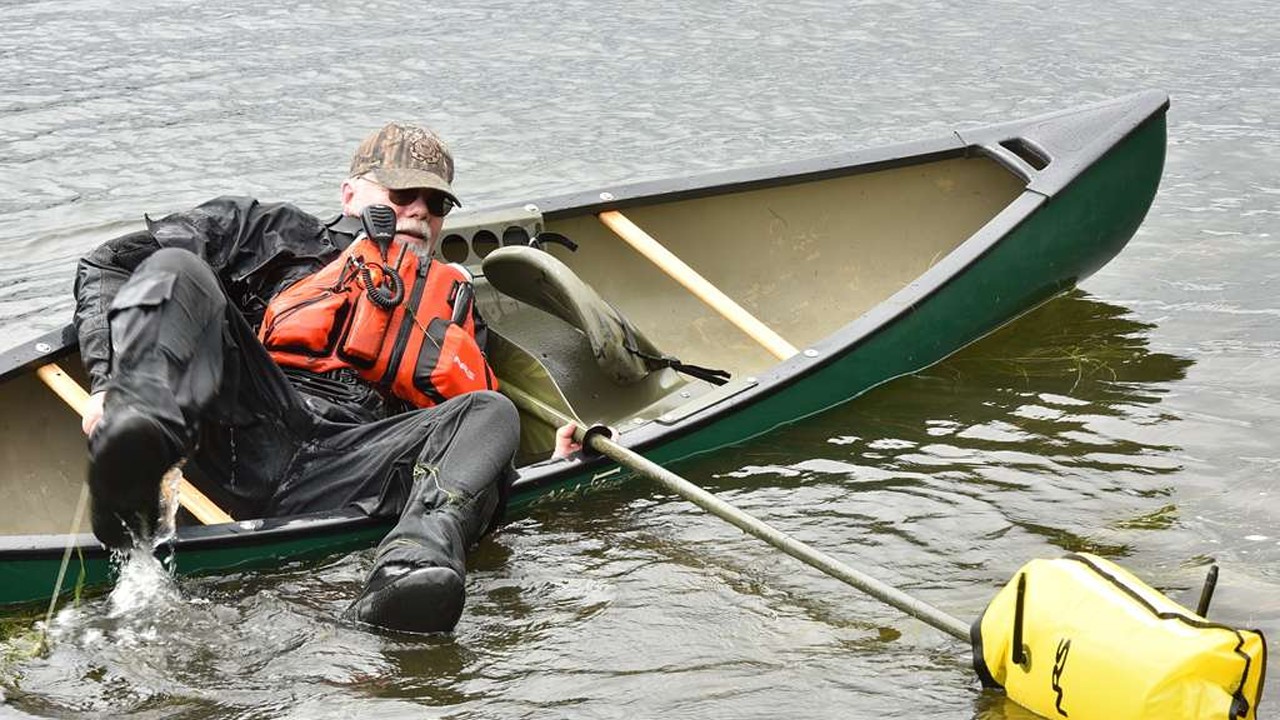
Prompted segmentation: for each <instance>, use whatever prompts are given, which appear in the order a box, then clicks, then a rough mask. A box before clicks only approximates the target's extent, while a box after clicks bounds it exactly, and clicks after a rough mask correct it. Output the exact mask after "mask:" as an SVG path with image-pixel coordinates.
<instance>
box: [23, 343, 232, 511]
mask: <svg viewBox="0 0 1280 720" xmlns="http://www.w3.org/2000/svg"><path fill="white" fill-rule="evenodd" d="M36 374H37V375H39V376H40V379H41V380H43V381H44V384H45V385H48V386H49V389H50V390H52V391H53V392H54V393H55V394H56V395H57V396H58V397H60V398H62V401H63V402H65V403H66V404H67V405H68V406H69V407H70V408H71V409H72V410H74V411H75V412H76V414H77V415H81V416H83V415H84V413H85V410H86V407H85V406H86V405H88V404H89V393H88V392H87V391H85V389H84V388H82V387H80V383H78V382H76V381H75V380H74V379H72V378H71V376H70V375H68V374H67V373H66V371H64V370H63V369H62V368H61V367H58V365H57V363H49V364H47V365H41V366H40V367H38V368H36ZM161 486H162V487H168V486H167V484H164V483H162V484H161ZM178 502H179V503H181V504H182V507H183V508H185V509H186V510H187V512H189V513H191V514H192V515H194V516H195V518H196V519H197V520H199V521H200V522H201V523H203V524H205V525H214V524H218V523H229V522H235V520H233V519H232V517H231V516H230V515H228V514H227V513H226V512H225V511H224V510H223V509H222V508H220V507H218V506H217V505H216V504H215V503H214V502H213V501H212V500H210V499H209V497H208V496H207V495H205V494H204V493H202V492H200V491H199V490H197V489H196V487H195V486H194V485H192V484H191V483H190V482H188V481H187V479H186V478H184V477H181V476H180V477H179V479H178Z"/></svg>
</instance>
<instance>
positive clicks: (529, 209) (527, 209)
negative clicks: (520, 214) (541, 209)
mask: <svg viewBox="0 0 1280 720" xmlns="http://www.w3.org/2000/svg"><path fill="white" fill-rule="evenodd" d="M524 211H525V212H531V213H536V212H538V206H537V205H534V204H533V203H529V204H528V205H525V206H524Z"/></svg>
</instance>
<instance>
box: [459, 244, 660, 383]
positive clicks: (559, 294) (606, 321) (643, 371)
mask: <svg viewBox="0 0 1280 720" xmlns="http://www.w3.org/2000/svg"><path fill="white" fill-rule="evenodd" d="M483 272H484V276H485V278H486V279H487V280H488V282H489V284H490V285H491V286H492V287H493V288H494V289H495V290H497V291H498V292H500V293H502V294H503V295H507V296H508V297H511V298H514V299H516V300H519V301H521V302H523V303H526V304H528V305H530V306H532V307H535V308H538V309H539V310H542V311H543V312H547V313H550V314H551V315H554V316H555V317H558V318H560V319H561V320H563V321H565V322H567V323H569V324H570V325H572V326H573V327H574V328H577V329H578V331H580V332H581V333H582V334H583V335H584V336H586V339H587V342H588V343H589V344H590V346H591V354H592V355H593V356H594V357H595V361H596V364H597V365H599V367H600V370H601V372H603V373H604V374H605V376H607V377H608V378H609V379H610V380H612V381H613V382H615V383H617V384H618V385H631V384H632V383H635V382H638V381H639V380H641V379H643V378H645V377H646V376H648V375H649V373H650V367H649V365H648V364H647V363H646V362H645V360H644V358H643V357H641V354H643V355H647V356H649V357H656V356H660V355H661V353H660V352H658V349H657V348H656V347H654V345H653V343H651V342H649V340H647V339H646V338H645V337H644V335H643V334H641V333H640V331H639V330H637V329H636V328H635V327H634V326H632V325H631V324H630V323H628V322H627V320H626V318H624V317H622V315H621V314H620V313H619V312H618V311H617V309H615V308H614V307H613V306H612V305H610V304H609V303H607V302H605V300H604V298H602V297H600V294H599V293H597V292H596V291H595V289H594V288H592V287H591V286H590V285H588V284H587V283H585V282H583V280H582V279H581V278H579V277H578V276H577V275H576V274H575V273H574V272H573V271H572V270H570V269H569V268H568V266H566V265H565V264H564V263H562V262H560V261H559V260H558V259H556V258H555V257H554V256H552V255H551V254H550V253H547V252H545V251H542V250H539V249H536V248H532V247H523V246H514V245H513V246H510V247H504V248H500V249H498V250H495V251H494V252H492V253H490V254H489V256H488V257H486V258H485V259H484V264H483ZM637 351H638V352H637Z"/></svg>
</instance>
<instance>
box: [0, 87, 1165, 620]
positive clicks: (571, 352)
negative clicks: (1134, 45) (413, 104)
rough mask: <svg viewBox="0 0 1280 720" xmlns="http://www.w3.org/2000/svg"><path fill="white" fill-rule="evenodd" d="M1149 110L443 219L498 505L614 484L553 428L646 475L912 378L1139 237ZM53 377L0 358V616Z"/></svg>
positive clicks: (1150, 100)
mask: <svg viewBox="0 0 1280 720" xmlns="http://www.w3.org/2000/svg"><path fill="white" fill-rule="evenodd" d="M1167 108H1168V98H1167V97H1166V96H1165V95H1164V94H1163V93H1160V92H1145V93H1140V94H1136V95H1132V96H1129V97H1124V98H1121V99H1118V100H1114V101H1110V102H1105V103H1099V104H1096V105H1090V106H1087V107H1081V108H1077V109H1073V110H1068V111H1065V112H1060V113H1054V114H1051V115H1044V116H1040V117H1036V118H1031V119H1027V120H1020V121H1014V122H1009V123H1003V124H999V125H990V126H983V127H975V128H972V129H965V130H957V131H955V132H953V133H951V134H948V135H946V136H945V137H941V138H937V139H934V140H926V141H920V142H912V143H907V144H902V145H896V146H892V147H887V148H881V149H874V150H863V151H855V152H849V153H843V154H838V155H832V156H827V157H820V158H813V159H808V160H800V161H795V162H789V163H785V164H781V165H773V166H767V167H758V168H751V169H745V170H734V171H728V172H720V173H713V174H710V175H703V176H698V177H686V178H677V179H671V180H662V181H653V182H643V183H637V184H633V185H626V186H621V187H610V188H601V189H596V190H592V191H590V192H581V193H572V194H568V195H563V196H558V197H552V198H544V199H538V200H532V201H530V202H527V203H519V204H512V205H508V206H502V207H493V208H487V209H482V210H479V211H474V212H469V213H458V214H457V215H456V216H450V218H449V220H450V222H449V223H448V224H447V225H446V228H445V237H444V238H443V239H442V241H441V247H440V253H441V254H442V255H443V257H444V258H445V259H446V260H448V261H451V262H460V263H464V264H467V265H468V266H469V267H471V268H472V270H473V272H474V273H475V274H476V277H477V282H476V300H477V303H478V305H479V307H480V309H481V312H482V313H483V314H484V316H485V318H486V320H488V322H489V324H490V326H491V345H490V351H489V352H490V356H491V361H492V363H493V365H494V367H495V369H496V370H497V372H498V375H499V377H500V379H501V381H502V389H503V391H504V392H506V393H507V394H508V395H510V396H511V397H512V398H513V399H514V400H516V401H517V405H518V406H519V407H520V408H521V412H522V421H523V428H522V445H521V451H520V456H519V458H518V460H519V471H520V472H519V479H518V480H517V482H516V485H515V488H514V493H513V500H512V502H513V505H514V507H513V510H514V511H516V512H518V511H519V509H520V508H521V507H523V506H527V505H528V504H529V503H532V502H535V501H540V502H541V501H554V500H555V498H557V497H564V496H566V495H569V494H572V493H574V492H577V491H579V490H581V489H583V488H586V487H590V486H591V485H593V484H597V483H601V482H610V481H613V480H615V479H616V478H618V477H619V476H621V475H622V472H621V471H620V469H619V468H617V467H615V466H612V465H610V464H608V462H607V461H604V460H603V459H595V460H582V461H565V460H558V461H548V460H545V459H544V458H546V457H547V456H548V453H549V450H550V448H551V445H552V441H553V429H554V427H555V425H556V424H557V423H559V422H560V421H561V420H562V419H563V418H566V417H568V418H574V419H576V420H577V421H579V422H580V423H583V424H586V425H593V424H599V425H607V426H609V427H612V428H614V429H616V430H617V431H618V438H619V442H620V443H621V444H622V445H625V446H627V447H629V448H631V449H633V450H636V451H637V452H640V453H642V454H644V455H645V456H647V457H649V458H650V459H652V460H654V461H656V462H659V463H664V464H665V463H671V462H674V461H677V460H679V459H681V458H687V457H690V456H693V455H697V454H700V453H706V452H710V451H713V450H715V449H717V448H721V447H725V446H727V445H731V444H734V443H740V442H742V441H744V440H746V439H748V438H751V437H754V436H757V435H760V434H762V433H766V432H768V431H769V430H771V429H773V428H776V427H778V426H781V425H784V424H787V423H792V422H795V421H797V420H799V419H801V418H804V417H806V416H808V415H812V414H813V413H817V412H819V411H821V410H824V409H826V408H829V407H831V406H833V405H836V404H839V403H843V402H845V401H848V400H850V399H852V398H854V397H857V396H858V395H860V394H861V393H864V392H866V391H867V390H869V389H871V388H872V387H875V386H876V385H879V384H881V383H884V382H886V381H888V380H890V379H892V378H894V377H897V376H900V375H904V374H907V373H912V372H915V371H918V370H920V369H922V368H924V367H927V366H928V365H930V364H932V363H935V362H937V361H938V360H941V359H942V358H944V357H946V356H947V355H949V354H951V353H953V352H955V351H956V350H958V349H960V348H962V347H964V346H965V345H967V344H969V343H971V342H973V341H975V340H977V339H978V338H980V337H982V336H983V335H986V334H987V333H990V332H991V331H992V330H994V329H996V328H998V327H1000V326H1001V325H1003V324H1005V323H1007V322H1009V321H1011V320H1013V319H1014V318H1017V317H1018V316H1019V315H1021V314H1023V313H1025V312H1027V311H1029V310H1031V309H1032V308H1034V307H1036V306H1037V305H1039V304H1040V303H1042V302H1044V301H1045V300H1047V299H1049V298H1051V297H1053V296H1054V295H1056V294H1058V293H1060V292H1062V291H1064V290H1066V289H1068V288H1070V287H1072V286H1073V285H1074V284H1076V283H1077V282H1079V281H1080V280H1081V279H1083V278H1085V277H1087V276H1088V275H1089V274H1091V273H1092V272H1093V271H1095V270H1097V269H1098V268H1099V267H1101V266H1102V265H1103V264H1104V263H1106V262H1107V261H1109V260H1110V259H1111V258H1112V257H1114V256H1115V255H1116V253H1118V252H1119V251H1120V249H1121V248H1122V247H1123V246H1124V244H1125V243H1126V242H1128V240H1129V238H1130V237H1132V235H1133V233H1134V232H1135V231H1136V230H1137V228H1138V226H1139V224H1140V223H1141V222H1142V219H1143V217H1144V215H1145V214H1146V212H1147V209H1148V207H1149V206H1150V204H1151V201H1152V198H1153V196H1154V194H1155V192H1156V187H1157V186H1158V184H1159V181H1160V174H1161V170H1162V167H1163V164H1164V155H1165V111H1166V109H1167ZM624 235H625V236H626V237H630V238H632V240H631V241H624V239H623V237H624ZM571 248H574V249H571ZM676 277H679V278H682V280H681V281H680V282H678V281H677V280H676V279H674V278H676ZM713 306H714V307H715V309H713ZM674 357H678V358H679V361H675V360H674V359H673V358H674ZM53 362H57V363H59V364H60V365H61V366H62V367H63V368H65V369H66V370H67V371H68V372H69V373H71V374H73V375H76V374H78V373H79V371H80V368H79V358H78V357H77V355H76V344H75V335H74V333H73V331H72V330H71V328H70V327H66V328H64V329H62V330H59V331H55V332H52V333H49V334H47V335H45V336H43V337H41V338H38V339H36V340H33V341H30V342H27V343H24V344H22V345H21V346H19V347H14V348H11V349H9V350H8V351H6V352H4V353H3V354H0V467H3V468H4V469H3V471H0V472H3V477H2V478H0V483H3V486H4V491H3V497H5V498H6V501H5V503H4V504H3V507H0V604H3V605H9V604H20V603H28V602H32V601H36V600H41V599H44V600H47V599H48V597H49V595H50V593H51V591H52V590H53V585H54V582H55V578H56V576H57V570H58V566H59V563H60V561H61V558H62V555H63V552H64V550H65V548H66V546H67V543H68V540H69V536H68V529H69V528H68V525H69V524H70V523H71V521H72V518H73V516H74V508H75V506H76V501H77V499H78V498H79V496H80V491H81V485H82V483H83V478H84V476H85V457H86V453H85V442H84V438H83V436H82V435H81V434H80V429H79V422H78V420H77V419H76V417H75V416H74V414H73V413H72V411H71V410H69V409H68V407H67V406H66V405H64V404H63V403H62V401H61V400H60V399H59V398H58V397H57V396H56V395H54V394H53V393H52V392H50V391H49V390H48V389H47V388H46V387H45V386H44V384H43V383H42V382H41V380H40V379H39V378H38V377H37V374H36V372H35V371H36V369H37V368H39V367H41V366H44V365H46V364H48V363H53ZM681 363H683V364H687V365H691V366H700V367H702V368H712V369H718V370H723V371H726V372H728V373H729V374H730V375H731V379H730V380H729V381H728V382H727V383H724V384H717V383H716V382H714V378H711V377H709V376H707V375H705V374H703V375H702V376H701V377H695V376H694V375H690V374H687V373H686V372H683V371H684V370H686V369H687V368H685V367H684V365H682V364H681ZM695 370H696V368H695ZM695 375H696V372H695ZM180 520H185V522H182V523H180V527H179V529H178V531H177V534H176V539H175V540H174V541H173V543H172V552H173V557H174V562H175V566H176V568H177V571H178V572H180V573H184V574H185V573H209V572H218V571H225V570H228V569H231V568H245V567H269V566H272V565H276V564H278V563H280V562H281V561H283V560H285V559H292V558H299V557H311V556H319V555H326V554H331V553H337V552H347V551H350V550H354V549H358V548H362V547H368V546H370V545H371V544H373V543H375V542H376V541H377V539H378V538H379V537H380V536H381V534H382V533H383V532H385V530H386V526H385V525H383V524H380V523H379V522H376V521H373V520H370V519H368V518H365V517H361V516H359V515H357V514H354V513H351V512H342V511H336V512H332V513H326V514H322V515H307V516H296V517H283V518H269V519H239V520H238V521H236V522H230V523H221V524H212V525H200V524H199V523H197V522H195V521H194V519H193V518H190V517H187V516H186V514H185V513H183V514H181V515H180ZM77 532H78V534H75V535H74V536H71V537H70V540H71V542H73V543H74V544H75V545H76V546H77V548H78V550H79V553H78V554H77V555H73V557H74V558H76V559H75V560H74V561H73V567H72V569H71V572H69V573H68V577H67V578H66V580H65V582H64V585H63V588H62V589H63V590H64V591H66V590H68V589H70V588H71V587H72V585H73V584H74V583H75V582H76V578H77V575H79V574H80V570H81V567H82V568H83V575H84V579H85V582H86V584H87V585H89V586H93V585H98V584H103V583H106V582H109V580H110V565H109V562H108V555H107V551H106V550H105V549H104V548H102V547H101V546H100V545H99V544H98V543H97V541H96V540H95V539H94V538H93V536H92V535H91V534H89V533H88V532H87V525H83V526H82V527H80V528H78V530H77Z"/></svg>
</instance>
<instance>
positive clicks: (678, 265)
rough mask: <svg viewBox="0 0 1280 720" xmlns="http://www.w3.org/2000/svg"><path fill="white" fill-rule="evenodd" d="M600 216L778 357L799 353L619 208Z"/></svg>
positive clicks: (629, 241) (629, 242)
mask: <svg viewBox="0 0 1280 720" xmlns="http://www.w3.org/2000/svg"><path fill="white" fill-rule="evenodd" d="M596 217H598V218H600V222H602V223H604V224H605V225H607V226H608V227H609V229H610V230H612V231H613V232H614V233H616V234H617V235H618V237H620V238H622V239H623V240H625V241H626V242H627V244H628V245H630V246H631V247H633V248H635V249H636V251H637V252H639V253H640V254H641V255H644V256H645V257H646V258H648V259H649V260H650V261H652V262H653V264H655V265H657V266H658V267H660V268H662V270H663V272H665V273H667V274H668V275H670V276H671V278H672V279H673V280H675V281H676V282H678V283H680V284H681V285H683V286H685V288H686V289H688V290H689V292H692V293H693V294H694V295H696V296H697V297H698V299H699V300H701V301H703V302H704V303H706V304H708V305H710V306H711V308H712V309H714V310H715V311H716V312H718V313H720V314H721V315H722V316H724V318H725V319H726V320H728V321H729V322H731V323H733V324H734V325H736V326H737V327H738V329H739V330H741V331H743V332H744V333H746V334H747V335H749V336H751V339H752V340H755V341H756V342H758V343H760V344H761V345H763V346H764V348H765V349H766V350H768V351H769V352H771V353H773V355H774V357H776V358H778V359H779V360H786V359H787V358H789V357H791V356H792V355H795V354H796V353H797V352H799V351H798V350H796V347H795V346H794V345H792V344H791V343H789V342H787V341H786V340H785V339H783V337H782V336H781V335H779V334H778V333H776V332H774V331H773V330H772V329H771V328H770V327H769V326H768V325H765V324H764V323H762V322H760V321H759V320H757V319H756V317H755V316H754V315H752V314H751V313H749V312H747V311H746V310H745V309H743V307H742V306H741V305H739V304H738V303H736V302H734V301H733V299H732V298H730V297H729V296H728V295H725V294H724V293H723V292H721V291H720V289H719V288H717V287H716V286H715V285H712V284H711V282H710V281H709V280H707V279H706V278H704V277H702V276H701V275H699V274H698V271H696V270H694V269H693V268H691V267H689V266H688V265H686V264H685V262H684V261H683V260H681V259H680V258H678V257H676V255H675V254H674V253H672V252H671V251H670V250H668V249H666V248H665V247H663V246H662V244H661V243H659V242H658V241H657V240H654V239H653V237H652V236H650V235H649V234H648V233H646V232H645V231H644V230H641V229H640V228H639V227H638V226H637V225H636V224H635V223H633V222H631V221H630V220H628V219H627V217H626V216H625V215H623V214H622V213H620V212H618V211H617V210H606V211H604V212H602V213H600V214H599V215H597V216H596Z"/></svg>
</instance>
